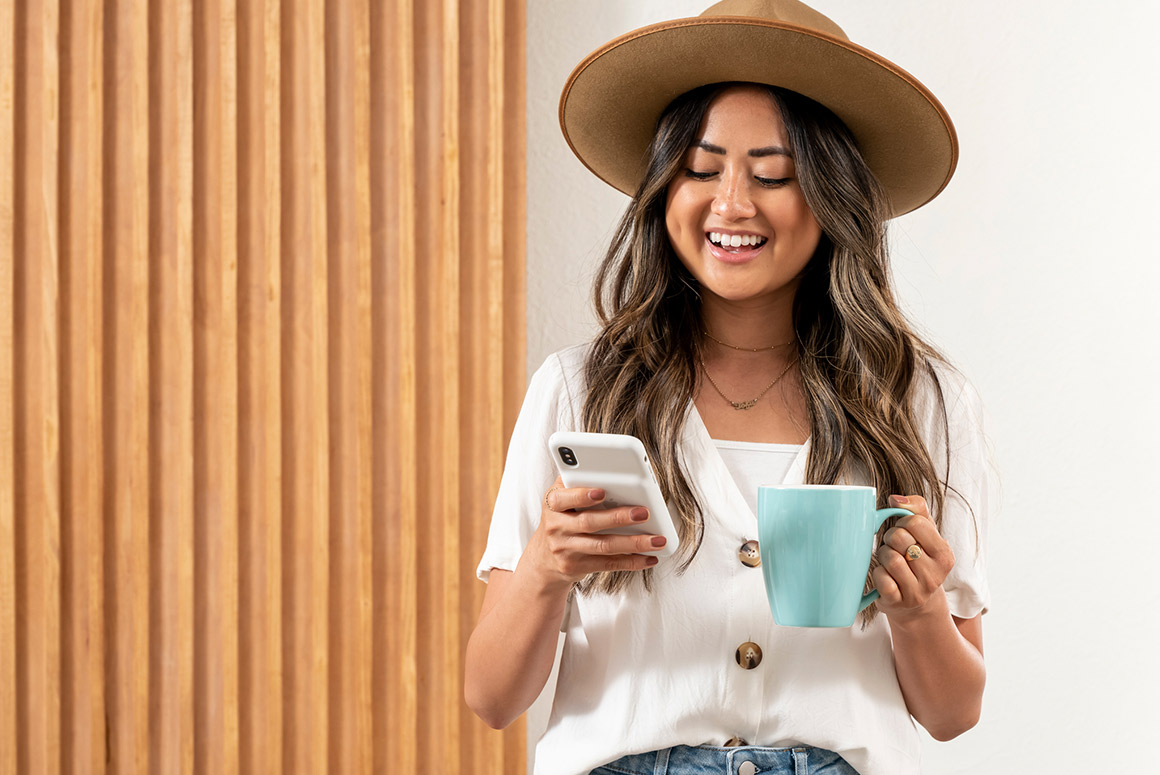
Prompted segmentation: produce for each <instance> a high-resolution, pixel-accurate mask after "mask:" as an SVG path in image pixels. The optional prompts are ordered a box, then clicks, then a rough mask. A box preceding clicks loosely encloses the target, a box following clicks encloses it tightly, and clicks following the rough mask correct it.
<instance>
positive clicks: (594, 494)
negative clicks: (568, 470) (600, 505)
mask: <svg viewBox="0 0 1160 775" xmlns="http://www.w3.org/2000/svg"><path fill="white" fill-rule="evenodd" d="M588 498H589V500H594V501H602V500H604V490H599V489H597V490H589V491H588Z"/></svg>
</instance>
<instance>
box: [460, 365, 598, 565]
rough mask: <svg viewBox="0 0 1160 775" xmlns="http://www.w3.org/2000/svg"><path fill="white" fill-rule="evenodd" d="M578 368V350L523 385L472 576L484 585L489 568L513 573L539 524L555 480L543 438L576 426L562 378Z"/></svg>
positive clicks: (574, 408)
mask: <svg viewBox="0 0 1160 775" xmlns="http://www.w3.org/2000/svg"><path fill="white" fill-rule="evenodd" d="M581 363H582V354H581V353H580V352H579V351H578V348H572V350H566V351H564V352H563V353H556V354H553V355H550V356H548V359H547V360H546V361H544V363H543V365H542V366H540V368H539V369H538V370H537V371H536V373H535V374H533V375H532V380H531V382H530V383H529V384H528V390H527V393H526V394H525V395H524V403H523V406H521V407H520V414H519V417H518V418H517V419H516V424H515V428H514V429H513V430H512V437H511V442H510V444H509V445H508V453H507V461H506V463H505V464H504V471H503V477H502V478H501V479H500V485H499V492H498V494H497V495H496V499H495V509H494V510H493V511H492V515H491V527H490V528H489V529H488V534H487V546H486V548H485V549H484V552H483V558H482V559H481V560H480V561H479V565H478V566H477V567H476V571H475V575H476V576H477V577H478V578H479V579H480V580H482V581H484V582H486V581H487V580H488V577H489V575H490V573H491V570H492V569H493V568H499V569H501V570H509V571H514V570H515V568H516V563H518V562H519V559H520V556H521V555H522V554H523V553H524V548H525V547H526V546H527V545H528V541H529V540H531V537H532V534H533V533H534V532H535V531H536V528H537V527H538V526H539V524H540V507H541V501H542V499H543V497H544V493H545V492H547V490H548V488H549V487H551V486H552V482H554V481H555V480H556V467H555V465H554V464H553V462H552V458H551V454H550V452H549V450H548V438H549V437H550V436H551V435H552V434H553V433H554V432H556V431H558V430H573V429H574V427H575V425H576V419H575V418H576V417H577V416H578V414H579V411H578V410H579V407H578V406H576V405H575V403H574V397H573V394H572V390H571V388H570V385H569V381H570V377H569V374H568V373H566V372H575V371H576V370H577V369H578V367H579V365H580V364H581ZM572 381H575V380H574V377H573V378H572Z"/></svg>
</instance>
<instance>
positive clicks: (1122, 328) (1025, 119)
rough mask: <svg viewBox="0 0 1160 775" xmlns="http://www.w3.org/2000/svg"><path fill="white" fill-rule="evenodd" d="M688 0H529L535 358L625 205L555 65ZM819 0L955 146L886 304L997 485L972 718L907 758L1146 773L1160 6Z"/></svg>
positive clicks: (675, 11) (574, 319)
mask: <svg viewBox="0 0 1160 775" xmlns="http://www.w3.org/2000/svg"><path fill="white" fill-rule="evenodd" d="M707 5H708V2H707V0H696V1H694V2H690V0H670V1H669V2H661V0H632V1H631V2H629V1H627V0H625V1H624V2H615V1H613V0H584V1H583V2H576V0H569V1H568V2H564V0H529V3H528V139H527V142H528V218H527V221H528V368H529V374H530V373H531V372H532V371H534V370H535V369H536V368H538V366H539V365H540V363H541V362H542V361H543V359H544V357H545V356H546V355H548V354H549V353H551V352H552V351H554V350H557V349H559V348H561V347H564V346H568V345H571V344H575V343H578V342H582V341H585V340H586V339H588V338H589V337H590V336H591V335H592V333H593V330H594V328H593V326H594V324H593V318H592V313H591V311H590V307H591V305H590V302H589V296H590V283H591V277H592V273H593V271H594V268H595V266H596V264H597V262H598V261H599V259H600V257H601V256H602V254H603V251H604V249H605V248H606V247H607V244H608V240H609V238H610V236H611V231H612V228H613V225H614V224H615V222H616V220H617V218H618V216H619V215H620V213H621V211H622V210H623V208H624V206H625V204H626V203H627V198H626V197H624V196H623V195H621V194H619V193H617V192H616V191H614V190H612V189H611V188H610V187H608V186H606V185H605V184H603V183H601V182H600V181H599V180H597V179H596V178H595V177H593V176H592V175H590V174H589V173H588V172H587V171H586V170H585V169H584V168H583V167H582V166H581V164H580V163H579V162H578V161H577V160H576V159H575V158H574V157H573V156H572V154H571V152H570V151H569V150H568V148H567V146H566V144H565V143H564V141H563V139H562V137H561V135H560V132H559V127H558V123H557V103H558V99H559V95H560V89H561V87H562V86H563V84H564V81H565V80H566V78H567V76H568V74H569V72H571V69H572V68H573V66H575V64H576V63H578V62H579V61H580V60H581V59H582V58H583V57H584V56H585V55H587V54H588V53H589V52H590V51H592V50H593V49H595V48H596V47H598V46H599V45H601V44H603V43H604V42H606V41H607V40H610V39H611V38H613V37H615V36H616V35H618V34H621V33H623V32H627V31H629V30H631V29H633V28H636V27H639V26H642V25H644V24H649V23H653V22H657V21H662V20H664V19H670V18H677V17H680V16H695V15H697V14H698V13H700V12H701V11H702V10H703V9H704V8H705V7H707ZM813 5H814V7H816V8H817V9H818V10H819V11H821V12H823V13H825V14H826V15H828V16H830V17H831V18H833V19H834V20H835V21H836V22H837V23H838V24H839V25H840V26H842V27H843V28H844V29H845V31H846V33H847V34H848V35H849V36H850V38H851V40H853V41H854V42H856V43H859V44H861V45H864V46H866V47H868V48H870V49H872V50H874V51H876V52H878V53H880V54H882V55H883V56H885V57H887V58H888V59H890V60H892V61H894V62H896V63H897V64H899V65H900V66H901V67H903V68H904V69H906V70H908V71H910V72H911V73H913V74H914V75H916V76H917V77H918V78H919V79H920V80H922V81H923V82H924V83H925V84H926V85H927V86H928V87H929V88H930V89H931V90H932V91H933V92H934V93H935V94H936V95H938V97H939V99H940V100H941V101H942V102H943V104H944V105H945V106H946V107H947V109H948V111H949V112H950V114H951V116H952V117H953V119H954V121H955V123H956V127H957V129H958V133H959V140H960V145H961V156H960V160H959V166H958V171H957V172H956V174H955V177H954V179H953V180H952V181H951V183H950V185H949V187H948V188H947V189H946V191H944V192H943V194H942V195H941V196H939V197H938V199H936V200H935V201H934V202H932V203H931V204H929V205H927V206H926V207H924V208H922V209H920V210H919V211H918V212H916V213H912V214H910V215H907V216H904V217H902V218H899V219H897V220H896V221H894V222H892V224H891V227H890V235H891V243H892V246H893V261H894V275H895V281H896V286H897V289H898V292H899V295H900V296H901V299H902V301H903V303H904V305H905V308H906V311H907V312H908V313H909V314H910V316H911V318H912V320H913V321H914V322H915V323H916V324H917V325H918V327H919V328H920V330H921V331H923V332H924V334H926V335H927V336H928V337H929V338H930V339H931V340H932V341H933V342H934V343H935V344H936V345H937V346H939V347H941V348H942V349H943V350H944V351H945V352H946V353H947V354H948V355H949V356H950V357H951V359H952V361H954V362H955V363H956V364H957V365H958V366H959V367H960V368H961V369H962V370H963V371H964V372H965V373H966V374H967V375H968V376H969V378H970V379H972V380H973V381H974V383H975V385H976V386H977V387H978V389H979V391H980V392H981V394H982V396H983V398H984V400H985V402H986V404H987V408H988V412H989V417H988V427H987V431H988V435H989V437H990V441H991V444H992V446H993V449H994V454H995V458H996V461H997V464H998V466H999V469H1000V472H1001V476H1002V484H1003V498H1002V508H1001V511H1000V512H998V513H997V514H994V515H993V517H992V523H991V544H990V545H991V549H990V578H991V588H992V595H993V599H992V607H991V611H990V612H989V613H988V614H987V615H986V616H985V617H984V637H985V645H986V660H987V666H988V685H987V692H986V696H985V707H984V713H983V718H982V721H981V722H980V723H979V725H978V726H977V727H976V728H975V729H973V730H971V731H970V732H968V733H966V734H965V735H963V736H961V737H960V738H958V739H957V740H954V741H952V742H950V743H936V742H934V741H932V740H930V739H929V738H928V739H926V741H925V743H924V745H925V750H924V761H925V765H926V767H925V771H926V772H928V773H932V774H934V775H940V774H944V773H947V774H949V773H995V774H998V775H1003V774H1005V773H1023V772H1034V773H1040V772H1053V773H1081V772H1088V771H1091V770H1092V769H1094V768H1098V769H1100V770H1101V771H1119V770H1120V769H1121V768H1123V769H1125V770H1132V771H1146V770H1148V771H1150V770H1151V769H1152V766H1153V765H1148V764H1147V763H1146V762H1147V761H1149V760H1150V759H1151V758H1152V755H1153V751H1154V748H1155V746H1154V736H1155V733H1156V730H1157V729H1160V710H1158V705H1160V701H1158V698H1157V694H1158V690H1160V669H1158V668H1157V654H1158V653H1160V648H1158V646H1160V637H1158V636H1160V626H1158V625H1157V615H1158V609H1160V592H1158V589H1160V579H1158V578H1157V575H1156V573H1155V572H1154V569H1155V568H1156V567H1157V565H1158V562H1157V561H1158V559H1160V502H1158V500H1157V496H1160V492H1157V485H1160V477H1158V476H1157V470H1158V468H1160V465H1158V464H1160V453H1158V452H1157V446H1156V444H1157V437H1158V436H1160V409H1158V408H1157V401H1156V396H1157V393H1158V392H1160V391H1158V389H1157V386H1158V384H1160V365H1158V359H1160V358H1158V356H1160V346H1158V344H1157V335H1158V334H1160V297H1158V294H1157V288H1158V286H1160V249H1158V248H1157V245H1156V242H1155V240H1154V239H1153V235H1154V233H1155V230H1156V224H1157V222H1158V220H1160V218H1158V216H1157V213H1158V211H1160V194H1158V193H1157V184H1158V182H1160V153H1158V149H1157V140H1156V137H1157V126H1158V120H1160V109H1158V108H1157V93H1158V89H1160V87H1158V86H1157V82H1158V81H1160V56H1158V54H1157V51H1158V50H1160V47H1158V46H1157V44H1156V36H1157V33H1158V32H1160V6H1157V5H1155V4H1151V3H1137V2H1129V1H1128V0H1120V1H1119V2H1113V3H1103V4H1095V3H1091V2H1090V0H1088V2H1082V3H1081V2H1078V0H1053V1H1052V2H1046V1H1045V0H1035V1H1030V0H1021V2H1017V3H1008V2H999V1H998V0H977V1H976V2H971V3H941V2H940V3H933V2H929V1H928V0H889V1H885V0H884V1H882V2H872V1H870V0H816V2H814V3H813ZM713 54H714V52H712V51H706V52H705V56H706V57H710V56H713ZM543 713H544V703H542V702H541V703H540V704H538V705H537V707H535V708H533V711H532V712H531V715H530V723H529V736H532V737H534V736H535V735H536V734H537V731H536V730H537V727H538V725H541V724H542V723H543ZM1136 768H1139V769H1136ZM1157 771H1160V770H1157Z"/></svg>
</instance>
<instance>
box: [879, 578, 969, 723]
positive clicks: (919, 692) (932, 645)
mask: <svg viewBox="0 0 1160 775" xmlns="http://www.w3.org/2000/svg"><path fill="white" fill-rule="evenodd" d="M930 603H931V607H930V609H929V610H928V611H927V612H924V613H923V614H922V615H921V616H915V617H907V618H903V619H900V620H898V621H896V620H895V619H891V620H890V630H891V637H892V638H893V644H894V664H895V670H896V671H897V673H898V684H899V686H900V687H901V688H902V696H903V698H904V699H905V700H906V707H907V708H908V709H909V710H910V713H911V715H912V716H914V718H915V720H916V721H918V722H919V723H920V724H922V726H923V727H925V728H926V730H927V732H929V733H930V735H931V737H934V738H935V739H936V740H950V739H952V738H954V737H957V736H958V735H960V734H962V733H963V732H965V731H967V730H968V729H970V728H971V727H973V726H974V725H975V723H976V722H977V721H978V719H979V713H980V711H981V709H982V703H983V686H984V684H985V683H986V678H987V672H986V668H985V666H984V664H983V655H982V651H981V642H982V637H981V632H980V631H978V627H979V623H978V622H977V621H976V620H960V621H962V624H961V625H960V624H958V623H956V620H955V618H954V617H952V616H951V613H950V609H949V607H948V605H947V600H946V595H945V594H938V595H936V597H934V598H932V599H931V600H930ZM960 628H963V629H966V630H968V631H969V632H970V633H971V634H972V635H974V636H975V640H976V641H978V643H979V645H976V644H975V643H972V642H971V640H969V639H968V638H967V637H966V635H964V632H963V631H962V629H960Z"/></svg>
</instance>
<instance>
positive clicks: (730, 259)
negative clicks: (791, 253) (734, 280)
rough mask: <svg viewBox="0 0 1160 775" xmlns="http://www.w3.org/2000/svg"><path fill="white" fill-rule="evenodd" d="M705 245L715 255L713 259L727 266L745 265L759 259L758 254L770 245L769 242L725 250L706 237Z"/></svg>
mask: <svg viewBox="0 0 1160 775" xmlns="http://www.w3.org/2000/svg"><path fill="white" fill-rule="evenodd" d="M705 244H706V245H708V246H709V252H710V253H712V254H713V258H715V259H717V260H718V261H721V262H723V263H726V264H744V263H747V262H749V261H752V260H753V259H754V258H756V257H757V254H758V253H760V252H761V251H762V250H764V249H765V246H766V245H768V244H769V240H766V241H765V242H763V243H761V244H760V245H757V246H756V247H755V246H753V245H743V246H741V247H738V248H723V247H721V246H720V245H718V244H716V243H715V242H713V241H712V240H710V239H709V236H708V235H706V236H705Z"/></svg>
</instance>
